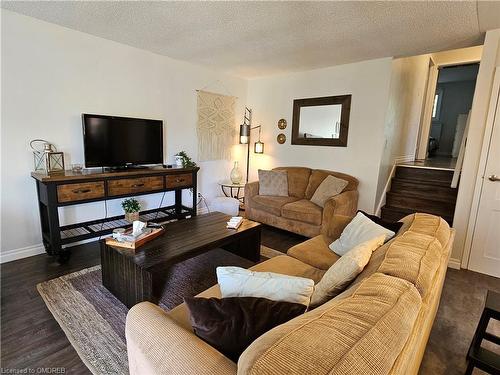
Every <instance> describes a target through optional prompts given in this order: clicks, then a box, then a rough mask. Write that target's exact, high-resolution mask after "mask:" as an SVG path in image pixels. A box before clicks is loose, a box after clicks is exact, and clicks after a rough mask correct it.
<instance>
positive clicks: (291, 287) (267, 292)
mask: <svg viewBox="0 0 500 375" xmlns="http://www.w3.org/2000/svg"><path fill="white" fill-rule="evenodd" d="M216 272H217V282H218V283H219V288H220V291H221V295H222V298H229V297H257V298H267V299H270V300H272V301H284V302H292V303H301V304H303V305H305V306H309V302H310V300H311V295H312V293H313V291H314V281H313V280H311V279H308V278H305V277H299V276H290V275H284V274H282V273H276V272H257V271H252V270H247V269H245V268H241V267H217V270H216Z"/></svg>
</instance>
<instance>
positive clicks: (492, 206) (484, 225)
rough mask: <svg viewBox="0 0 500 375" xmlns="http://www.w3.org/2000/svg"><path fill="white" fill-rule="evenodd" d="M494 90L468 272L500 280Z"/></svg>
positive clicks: (499, 165)
mask: <svg viewBox="0 0 500 375" xmlns="http://www.w3.org/2000/svg"><path fill="white" fill-rule="evenodd" d="M496 78H497V79H496V81H497V80H498V79H499V78H500V77H499V72H498V71H497V77H496ZM495 86H496V85H495ZM496 87H497V90H496V92H495V93H494V95H495V96H496V104H495V101H494V100H495V99H494V100H492V104H493V105H494V106H495V111H494V115H493V128H492V130H491V138H490V142H489V146H488V150H487V159H486V165H485V168H484V174H483V183H482V186H481V194H480V198H479V207H478V212H477V219H476V225H475V227H474V234H473V238H472V247H471V252H470V258H469V269H471V270H473V271H477V272H481V273H485V274H488V275H491V276H496V277H500V100H499V95H500V89H499V87H498V86H496Z"/></svg>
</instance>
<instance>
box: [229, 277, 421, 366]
mask: <svg viewBox="0 0 500 375" xmlns="http://www.w3.org/2000/svg"><path fill="white" fill-rule="evenodd" d="M421 303H422V300H421V297H420V294H419V293H418V291H417V290H416V288H415V287H414V285H413V284H411V283H409V282H407V281H406V280H403V279H399V278H396V277H392V276H388V275H384V274H380V273H376V274H374V275H372V276H371V277H369V278H368V279H366V280H365V281H364V282H362V283H361V284H360V286H359V287H358V288H357V289H356V291H355V292H354V293H353V294H352V295H351V296H349V297H348V298H344V299H342V300H336V299H333V300H331V301H329V302H327V303H325V304H324V305H322V306H321V307H319V308H317V309H315V310H312V311H310V312H308V313H306V314H304V315H301V316H299V317H297V318H295V319H293V320H291V321H290V322H288V323H285V324H282V325H280V326H278V327H276V328H274V329H272V330H271V331H269V332H267V333H266V334H264V335H262V336H261V337H259V338H258V339H257V340H255V341H254V342H253V343H252V345H250V346H249V347H248V348H247V349H246V350H245V351H244V352H243V354H242V355H241V357H240V360H239V361H238V374H313V373H314V374H318V375H321V374H346V375H347V374H386V373H388V372H389V371H390V369H391V368H392V366H393V364H394V362H395V360H396V358H397V357H398V355H399V353H400V351H401V350H402V348H403V346H404V345H405V342H406V341H407V339H408V337H409V335H410V332H411V331H412V329H413V325H414V322H415V319H416V317H417V315H418V311H419V310H420V307H421Z"/></svg>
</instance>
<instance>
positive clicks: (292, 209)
mask: <svg viewBox="0 0 500 375" xmlns="http://www.w3.org/2000/svg"><path fill="white" fill-rule="evenodd" d="M273 170H281V171H287V174H288V197H276V196H266V195H259V182H258V181H255V182H250V183H248V184H246V186H245V217H247V218H248V219H251V220H255V221H258V222H260V223H264V224H267V225H271V226H273V227H277V228H281V229H285V230H287V231H290V232H293V233H297V234H301V235H303V236H306V237H314V236H317V235H318V234H319V233H320V232H321V228H322V226H323V221H324V218H325V217H331V216H332V215H333V214H336V215H346V216H354V215H355V214H356V210H357V208H358V191H357V188H358V180H357V179H356V178H354V177H352V176H349V175H347V174H344V173H340V172H333V171H327V170H322V169H310V168H304V167H279V168H274V169H273ZM329 175H332V176H334V177H338V178H341V179H343V180H346V181H348V182H349V183H348V185H347V186H346V187H345V189H344V191H343V192H342V193H340V194H338V195H336V196H333V197H331V198H330V199H328V200H327V202H326V203H325V207H324V208H322V207H320V206H318V205H316V204H314V203H312V202H311V201H310V199H311V197H312V196H313V194H314V192H315V191H316V189H317V188H318V186H319V185H320V184H321V182H323V180H324V179H325V178H326V177H327V176H329Z"/></svg>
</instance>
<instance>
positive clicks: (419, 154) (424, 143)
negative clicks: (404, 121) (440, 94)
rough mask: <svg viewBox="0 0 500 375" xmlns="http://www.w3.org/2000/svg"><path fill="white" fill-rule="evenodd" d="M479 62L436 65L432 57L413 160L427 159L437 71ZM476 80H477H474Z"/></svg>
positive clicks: (464, 61)
mask: <svg viewBox="0 0 500 375" xmlns="http://www.w3.org/2000/svg"><path fill="white" fill-rule="evenodd" d="M480 62H481V60H457V61H453V62H451V63H450V62H447V63H444V64H438V63H436V62H435V61H434V60H433V59H432V57H431V58H430V62H429V74H428V78H427V90H426V93H425V102H424V111H423V116H422V120H421V121H420V128H419V133H418V142H417V149H416V151H415V159H417V160H424V159H425V158H427V147H428V145H429V134H430V132H431V124H432V108H433V107H434V95H435V94H436V87H437V81H438V78H439V69H441V68H444V67H448V66H456V65H469V64H477V63H480ZM476 79H477V78H476Z"/></svg>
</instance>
